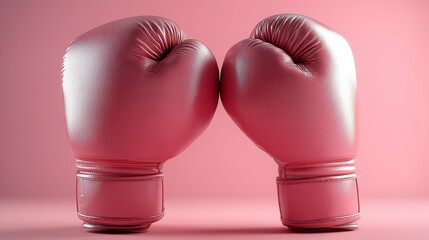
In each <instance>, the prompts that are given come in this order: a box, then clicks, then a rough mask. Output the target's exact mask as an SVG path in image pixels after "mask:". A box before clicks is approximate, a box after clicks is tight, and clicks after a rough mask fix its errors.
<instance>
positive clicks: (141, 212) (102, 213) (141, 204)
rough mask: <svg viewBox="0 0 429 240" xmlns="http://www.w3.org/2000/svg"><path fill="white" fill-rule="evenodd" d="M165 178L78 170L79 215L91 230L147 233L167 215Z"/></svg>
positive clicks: (77, 196)
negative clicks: (164, 188)
mask: <svg viewBox="0 0 429 240" xmlns="http://www.w3.org/2000/svg"><path fill="white" fill-rule="evenodd" d="M163 178H164V176H163V174H162V173H158V174H150V175H141V174H106V173H99V172H83V171H78V172H77V174H76V203H77V215H78V217H79V218H80V219H81V220H83V221H84V222H85V223H84V227H85V228H87V229H91V230H105V229H110V230H112V229H113V230H114V229H118V230H146V229H148V228H149V226H150V224H151V223H153V222H156V221H158V220H160V219H161V218H162V217H163V215H164V191H163Z"/></svg>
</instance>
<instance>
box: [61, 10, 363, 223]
mask: <svg viewBox="0 0 429 240" xmlns="http://www.w3.org/2000/svg"><path fill="white" fill-rule="evenodd" d="M62 74H63V77H62V86H63V92H64V100H65V113H66V120H67V129H68V137H69V141H70V144H71V149H72V152H73V155H74V156H75V157H76V159H77V161H76V166H77V173H76V201H77V213H78V217H79V218H80V219H82V220H83V221H84V227H85V228H87V229H92V230H124V231H134V230H142V231H144V230H147V229H148V228H149V227H150V225H151V224H152V223H153V222H156V221H158V220H160V219H161V218H162V217H163V215H164V201H163V199H164V195H163V191H164V190H163V172H162V168H163V164H164V162H165V161H166V160H167V159H170V158H172V157H174V156H176V155H177V154H179V153H180V152H181V151H183V150H184V149H185V148H186V147H187V146H188V145H190V144H191V142H192V141H193V140H194V139H196V138H197V137H198V136H199V135H200V134H201V133H202V132H203V131H204V130H205V129H206V128H207V126H208V125H209V123H210V121H211V119H212V117H213V114H214V112H215V109H216V106H217V103H218V97H219V92H220V97H221V99H222V103H223V106H224V107H225V109H226V111H227V112H228V114H229V115H230V116H231V118H232V119H233V121H234V122H235V123H236V124H237V125H238V127H239V128H240V129H241V130H242V131H243V132H244V133H245V134H246V135H247V136H248V137H249V138H250V139H251V140H252V141H253V142H254V143H255V144H256V145H257V146H258V147H259V148H261V149H262V150H264V151H265V152H267V153H268V154H269V155H270V156H271V157H272V158H273V159H274V160H275V161H276V163H277V164H278V166H279V168H278V170H279V176H278V178H277V189H278V199H279V206H280V215H281V220H282V223H283V225H285V226H287V227H289V228H291V229H315V228H316V229H319V228H321V229H356V228H357V224H356V222H357V220H358V219H359V212H360V211H359V197H358V187H357V181H356V171H355V162H354V158H355V157H356V151H357V114H356V107H357V102H356V90H357V89H356V88H357V86H356V85H357V84H356V73H355V65H354V60H353V55H352V51H351V49H350V47H349V45H348V43H347V42H346V40H345V39H344V38H343V37H341V36H340V35H339V34H338V33H335V32H334V31H332V30H330V29H329V28H327V27H325V26H324V25H322V24H320V23H318V22H317V21H315V20H312V19H310V18H307V17H304V16H301V15H292V14H284V15H276V16H272V17H268V18H266V19H264V20H262V21H261V22H260V23H259V24H258V25H257V26H256V27H255V28H254V30H253V32H252V33H251V35H250V37H249V38H247V39H245V40H242V41H240V42H239V43H237V44H235V45H234V46H233V47H232V48H231V49H230V50H229V51H228V53H227V54H226V57H225V59H224V63H223V66H222V69H221V75H220V82H219V69H218V66H217V63H216V60H215V58H214V56H213V54H212V53H211V52H210V50H209V49H208V48H207V47H206V46H205V45H204V44H203V43H201V42H199V41H197V40H193V39H186V36H185V34H184V33H183V32H182V30H181V29H180V28H179V27H178V26H177V25H176V24H175V23H174V22H172V21H171V20H168V19H165V18H161V17H155V16H140V17H132V18H127V19H122V20H118V21H114V22H111V23H107V24H105V25H102V26H100V27H97V28H95V29H93V30H91V31H89V32H87V33H85V34H83V35H81V36H79V37H78V38H77V39H76V40H74V41H73V43H72V44H71V45H70V47H69V48H68V49H67V52H66V54H65V56H64V63H63V72H62ZM219 86H220V87H219ZM243 174H245V173H243Z"/></svg>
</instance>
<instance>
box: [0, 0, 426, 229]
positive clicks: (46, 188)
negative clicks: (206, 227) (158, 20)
mask: <svg viewBox="0 0 429 240" xmlns="http://www.w3.org/2000/svg"><path fill="white" fill-rule="evenodd" d="M428 9H429V1H424V0H421V1H418V0H404V1H387V0H386V1H369V0H368V1H341V0H338V1H334V0H329V1H317V0H314V1H284V0H283V1H245V0H241V1H232V0H230V1H198V0H194V1H190V0H187V1H174V0H171V1H155V0H153V1H80V0H79V1H54V0H52V1H13V0H9V1H5V0H0V200H4V201H6V200H11V199H18V200H32V201H33V200H34V201H36V200H37V201H43V199H48V200H52V199H65V200H71V201H73V200H74V180H75V179H74V173H75V165H74V164H75V163H74V158H73V157H72V155H71V152H70V149H69V146H68V142H67V137H66V130H65V118H64V107H63V96H62V90H61V62H62V56H63V54H64V51H65V49H66V48H67V46H68V44H69V43H70V42H71V41H72V40H73V39H74V37H76V36H78V35H80V34H81V33H83V32H85V31H87V30H89V29H91V28H93V27H96V26H98V25H100V24H103V23H106V22H109V21H112V20H116V19H120V18H125V17H129V16H135V15H159V16H164V17H167V18H170V19H172V20H174V21H176V22H177V23H178V24H179V25H180V26H181V27H182V29H183V30H184V31H185V32H186V33H187V35H188V37H190V38H195V39H199V40H201V41H203V42H204V43H205V44H206V45H207V46H208V47H209V48H210V49H211V50H212V51H213V53H214V54H215V56H216V59H217V61H218V64H219V65H220V66H221V65H222V61H223V57H224V56H225V54H226V52H227V50H228V49H229V48H230V47H231V46H232V45H233V44H235V43H236V42H238V41H240V40H241V39H243V38H246V37H247V36H248V35H249V34H250V32H251V30H252V29H253V27H254V26H255V25H256V24H257V23H258V22H259V21H260V20H261V19H263V18H265V17H267V16H270V15H273V14H277V13H286V12H289V13H299V14H303V15H307V16H311V17H313V18H315V19H317V20H319V21H321V22H324V23H325V24H326V25H328V26H330V27H332V28H333V29H335V30H336V31H338V32H339V33H341V34H342V35H343V36H344V37H345V38H346V39H347V40H348V41H349V43H350V45H351V47H352V49H353V52H354V55H355V60H356V65H357V76H358V84H359V97H360V152H359V157H358V158H357V167H358V176H359V183H360V191H361V197H362V200H363V201H362V202H363V205H364V204H365V200H367V199H368V200H370V199H391V200H392V199H396V200H398V199H404V198H405V199H409V198H413V199H417V198H419V199H429V174H428V173H427V169H428V168H429V158H428V156H429V144H428V143H429V124H428V123H429V107H428V105H429V104H428V103H429V71H428V67H427V64H428V63H429V44H428V41H429V27H428V26H427V25H428V23H429V12H428ZM165 175H166V181H165V190H166V197H167V199H169V201H170V200H174V199H177V200H180V201H186V200H187V199H188V200H189V201H190V200H192V202H196V201H198V200H201V201H205V200H207V199H211V200H213V199H223V200H228V199H229V200H234V199H235V200H238V201H246V200H249V199H253V200H254V199H269V201H271V202H273V204H276V202H275V200H276V186H275V177H276V175H277V168H276V164H275V163H274V161H273V160H271V159H270V157H269V156H268V155H267V154H266V153H264V152H262V151H261V150H259V149H258V148H257V147H256V146H255V145H254V144H253V143H251V142H250V140H248V139H247V138H246V136H245V135H244V134H243V133H242V132H240V130H239V129H238V127H236V126H235V125H234V123H233V122H232V120H231V119H230V118H229V117H228V116H227V114H226V113H225V110H224V109H223V106H222V104H219V105H218V108H217V112H216V114H215V117H214V119H213V121H212V123H211V125H210V126H209V128H208V129H207V130H206V132H205V133H204V134H203V135H202V136H201V137H200V138H199V139H197V140H196V141H195V142H194V144H192V145H191V146H190V147H189V148H188V149H186V150H185V151H184V152H183V153H182V154H180V155H179V156H178V157H176V158H174V159H171V160H170V161H169V162H167V164H166V166H165ZM275 207H277V206H275ZM167 211H168V209H167ZM73 217H74V216H73ZM276 217H278V216H276ZM0 218H1V217H0ZM426 220H427V218H426ZM276 221H278V224H280V222H279V220H278V219H277V218H276Z"/></svg>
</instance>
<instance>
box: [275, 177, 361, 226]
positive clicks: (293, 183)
mask: <svg viewBox="0 0 429 240" xmlns="http://www.w3.org/2000/svg"><path fill="white" fill-rule="evenodd" d="M277 192H278V199H279V205H280V214H281V220H282V223H283V225H285V226H287V227H289V228H292V229H307V228H337V229H349V230H353V229H356V228H357V224H356V221H357V220H358V219H359V218H360V209H359V194H358V185H357V179H356V174H348V175H340V176H330V177H326V176H325V177H313V178H308V179H284V178H277Z"/></svg>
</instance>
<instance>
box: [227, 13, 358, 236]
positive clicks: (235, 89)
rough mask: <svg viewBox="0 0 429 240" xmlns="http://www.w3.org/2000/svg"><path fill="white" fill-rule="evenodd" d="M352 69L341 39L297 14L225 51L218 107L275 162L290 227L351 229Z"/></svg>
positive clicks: (267, 23)
mask: <svg viewBox="0 0 429 240" xmlns="http://www.w3.org/2000/svg"><path fill="white" fill-rule="evenodd" d="M355 72H356V71H355V64H354V60H353V54H352V51H351V49H350V46H349V45H348V43H347V41H346V40H345V39H344V38H343V37H341V36H340V35H339V34H338V33H335V32H334V31H332V30H330V29H328V28H327V27H325V26H323V25H321V24H320V23H318V22H316V21H315V20H312V19H310V18H307V17H304V16H300V15H291V14H284V15H276V16H272V17H269V18H266V19H264V20H263V21H261V22H260V23H259V24H258V25H257V26H256V27H255V29H254V30H253V32H252V34H251V35H250V38H248V39H245V40H243V41H241V42H239V43H237V44H236V45H234V46H233V47H232V48H231V49H230V50H229V51H228V53H227V54H226V57H225V61H224V63H223V67H222V73H221V98H222V103H223V105H224V106H225V109H226V111H227V112H228V114H229V115H230V116H231V118H232V119H233V120H234V122H235V123H236V124H237V125H238V126H239V127H240V128H241V130H243V132H244V133H245V134H246V135H247V136H248V137H249V138H250V139H251V140H252V141H253V142H254V143H255V144H256V145H257V146H258V147H260V148H261V149H262V150H264V151H266V152H267V153H268V154H269V155H270V156H271V157H273V158H274V160H275V161H276V162H277V164H278V165H279V177H278V178H277V189H278V199H279V205H280V213H281V220H282V223H283V224H284V225H285V226H287V227H289V228H291V229H313V228H326V229H331V228H334V229H356V228H357V223H356V221H357V220H358V219H359V217H360V213H359V212H360V210H359V196H358V186H357V181H356V169H355V160H354V158H355V157H356V153H357V114H356V110H357V109H356V108H357V101H356V90H357V84H356V73H355Z"/></svg>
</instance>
